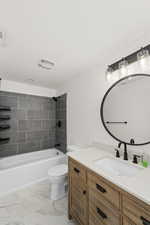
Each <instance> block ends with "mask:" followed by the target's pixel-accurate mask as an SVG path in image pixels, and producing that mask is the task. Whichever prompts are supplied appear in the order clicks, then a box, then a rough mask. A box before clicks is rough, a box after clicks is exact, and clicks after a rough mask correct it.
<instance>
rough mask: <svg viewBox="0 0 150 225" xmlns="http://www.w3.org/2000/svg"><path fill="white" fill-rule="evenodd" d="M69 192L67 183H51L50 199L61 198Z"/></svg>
mask: <svg viewBox="0 0 150 225" xmlns="http://www.w3.org/2000/svg"><path fill="white" fill-rule="evenodd" d="M66 194H67V185H66V184H64V183H60V184H51V192H50V199H51V200H53V201H56V200H59V199H61V198H63V197H65V195H66Z"/></svg>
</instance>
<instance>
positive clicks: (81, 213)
mask: <svg viewBox="0 0 150 225" xmlns="http://www.w3.org/2000/svg"><path fill="white" fill-rule="evenodd" d="M87 204H88V201H87V185H86V169H85V168H84V167H83V166H81V165H80V164H78V163H75V162H73V161H71V160H69V217H70V218H71V217H74V218H75V219H76V220H77V221H78V222H79V224H82V225H87V216H88V215H87V210H88V207H87Z"/></svg>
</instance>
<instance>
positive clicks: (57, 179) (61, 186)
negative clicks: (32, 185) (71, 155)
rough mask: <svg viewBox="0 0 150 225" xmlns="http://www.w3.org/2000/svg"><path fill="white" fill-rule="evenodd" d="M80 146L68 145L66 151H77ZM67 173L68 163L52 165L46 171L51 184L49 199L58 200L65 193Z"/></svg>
mask: <svg viewBox="0 0 150 225" xmlns="http://www.w3.org/2000/svg"><path fill="white" fill-rule="evenodd" d="M79 150H81V148H80V147H79V146H75V145H71V146H68V149H67V152H72V151H79ZM67 175H68V165H67V164H59V165H57V166H54V167H52V168H51V169H49V171H48V177H49V181H50V184H51V193H50V199H51V200H58V199H61V198H63V197H64V196H65V195H66V193H67Z"/></svg>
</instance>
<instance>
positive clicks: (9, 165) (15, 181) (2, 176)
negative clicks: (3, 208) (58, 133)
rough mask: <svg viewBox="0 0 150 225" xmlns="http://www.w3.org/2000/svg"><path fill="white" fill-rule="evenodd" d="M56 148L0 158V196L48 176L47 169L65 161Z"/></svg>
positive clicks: (64, 156) (64, 157)
mask: <svg viewBox="0 0 150 225" xmlns="http://www.w3.org/2000/svg"><path fill="white" fill-rule="evenodd" d="M66 161H67V160H66V155H65V154H63V153H62V152H60V151H59V150H57V149H54V148H53V149H46V150H42V151H38V152H32V153H25V154H21V155H16V156H10V157H6V158H1V159H0V196H2V195H5V194H8V193H10V192H13V191H16V190H18V189H21V188H24V187H26V186H29V185H31V184H33V183H36V182H40V181H42V180H45V179H47V178H48V169H49V168H51V167H52V166H55V165H58V164H59V163H64V162H66Z"/></svg>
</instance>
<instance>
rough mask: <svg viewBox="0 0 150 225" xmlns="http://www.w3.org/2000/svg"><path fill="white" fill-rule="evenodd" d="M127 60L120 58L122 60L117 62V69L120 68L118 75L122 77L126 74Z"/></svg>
mask: <svg viewBox="0 0 150 225" xmlns="http://www.w3.org/2000/svg"><path fill="white" fill-rule="evenodd" d="M127 67H128V61H127V60H125V59H122V61H121V62H120V63H119V70H120V76H121V77H124V76H127V75H128V68H127Z"/></svg>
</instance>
